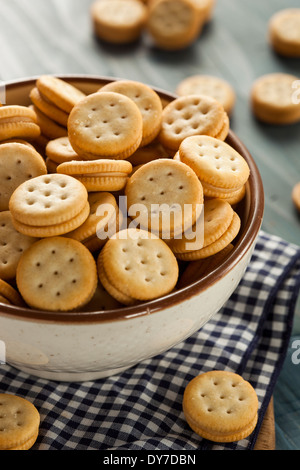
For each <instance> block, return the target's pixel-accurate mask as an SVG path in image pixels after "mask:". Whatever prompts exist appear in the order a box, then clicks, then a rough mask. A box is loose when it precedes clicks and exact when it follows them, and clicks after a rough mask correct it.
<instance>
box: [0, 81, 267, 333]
mask: <svg viewBox="0 0 300 470" xmlns="http://www.w3.org/2000/svg"><path fill="white" fill-rule="evenodd" d="M48 75H49V74H48ZM53 76H55V77H57V78H60V79H62V80H66V81H68V82H70V83H72V82H78V81H81V82H83V83H86V84H88V83H91V84H96V83H99V84H100V86H101V84H105V83H107V82H111V81H116V80H125V78H118V77H109V76H98V75H86V74H63V75H61V74H53ZM38 77H39V76H33V77H28V78H22V79H16V80H11V81H6V82H4V86H5V87H6V88H7V89H9V90H12V89H13V88H18V87H20V86H30V85H32V86H34V84H35V82H36V80H37V79H38ZM149 86H151V87H152V88H153V89H154V90H155V91H156V92H157V93H158V94H159V95H160V97H161V98H162V99H165V100H167V101H170V100H174V99H176V97H177V95H176V94H174V93H170V92H167V91H165V90H162V89H160V88H157V87H154V86H152V85H149ZM226 142H227V143H228V144H229V145H231V146H232V147H233V148H235V150H237V151H238V152H239V153H240V154H241V155H243V157H244V158H245V159H246V161H247V163H248V165H249V168H250V177H249V180H248V183H249V186H250V188H251V191H250V204H249V215H248V219H247V221H246V223H245V226H244V229H243V236H242V237H240V239H239V240H238V242H237V244H236V245H235V248H234V250H233V251H232V252H231V254H230V255H229V256H228V257H227V258H226V260H225V261H224V262H223V263H222V264H221V265H220V266H218V267H217V268H215V269H214V270H212V271H211V272H210V273H208V274H207V275H206V276H204V277H203V278H202V279H200V280H198V281H195V282H193V283H192V284H191V285H188V286H186V287H184V288H182V289H179V290H178V291H175V292H172V293H170V294H168V295H166V296H164V297H162V298H159V299H155V300H152V301H149V302H143V303H142V304H140V305H136V306H124V307H122V308H121V309H115V310H108V311H98V312H97V311H96V312H93V311H92V312H89V311H87V312H84V311H80V312H76V311H72V312H52V311H40V310H36V309H31V308H26V307H25V308H24V307H17V306H13V305H4V304H2V305H1V304H0V316H5V317H12V318H18V319H20V320H28V321H39V322H42V323H44V322H45V323H49V322H50V323H53V322H55V323H68V324H71V323H75V324H80V323H107V322H114V321H122V320H130V319H133V318H140V317H143V316H145V315H149V314H151V315H152V314H155V313H156V312H159V311H161V310H164V309H168V308H171V307H173V306H175V305H176V304H180V303H182V302H184V301H186V300H189V299H190V298H192V297H194V296H196V295H198V294H200V293H201V292H203V291H205V290H206V289H208V288H209V287H211V286H212V285H213V284H215V283H216V282H218V281H219V280H220V279H222V278H223V277H225V276H226V275H227V274H228V273H229V272H230V271H231V270H232V269H233V268H234V267H235V266H236V265H237V264H238V263H239V261H240V260H241V259H242V258H243V257H244V256H245V254H246V253H247V252H248V251H249V250H250V249H251V247H252V246H253V244H254V243H255V241H256V238H257V236H258V233H259V231H260V228H261V225H262V220H263V215H264V201H265V199H264V188H263V182H262V178H261V175H260V172H259V170H258V167H257V165H256V163H255V161H254V159H253V157H252V155H251V154H250V152H249V150H248V149H247V147H246V146H245V145H244V144H243V142H242V141H241V140H240V139H239V137H238V136H237V135H236V134H235V133H234V132H233V131H232V130H231V129H230V130H229V134H228V137H227V139H226Z"/></svg>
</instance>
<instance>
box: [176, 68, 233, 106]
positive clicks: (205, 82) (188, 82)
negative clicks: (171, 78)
mask: <svg viewBox="0 0 300 470" xmlns="http://www.w3.org/2000/svg"><path fill="white" fill-rule="evenodd" d="M176 93H177V95H179V96H187V95H207V96H211V97H212V98H214V99H215V100H217V101H219V103H221V104H222V106H223V108H224V110H225V111H226V113H227V114H231V112H232V110H233V107H234V104H235V101H236V96H235V91H234V90H233V88H232V86H231V85H230V84H229V83H228V82H227V81H226V80H224V79H221V78H219V77H214V76H210V75H192V76H190V77H187V78H185V79H184V80H182V81H181V82H180V83H179V84H178V86H177V89H176Z"/></svg>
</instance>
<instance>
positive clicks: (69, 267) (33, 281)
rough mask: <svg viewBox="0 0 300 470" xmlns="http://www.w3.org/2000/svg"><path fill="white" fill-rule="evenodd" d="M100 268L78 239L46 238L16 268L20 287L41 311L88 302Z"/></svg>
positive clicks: (24, 296) (33, 247)
mask: <svg viewBox="0 0 300 470" xmlns="http://www.w3.org/2000/svg"><path fill="white" fill-rule="evenodd" d="M97 279H98V277H97V268H96V263H95V260H94V258H93V256H92V254H91V253H90V252H89V250H88V249H87V248H86V247H85V246H83V245H82V243H80V242H78V241H77V240H72V239H71V238H65V237H52V238H45V239H43V240H40V241H38V242H36V243H35V244H34V245H32V246H31V247H30V248H29V249H28V250H27V251H26V252H25V253H24V254H23V255H22V257H21V259H20V262H19V264H18V268H17V277H16V280H17V285H18V289H19V291H20V293H21V295H22V297H23V298H24V299H25V301H26V303H27V304H28V305H29V306H31V307H33V308H36V309H39V310H49V311H58V312H59V311H64V312H65V311H72V310H74V309H76V308H79V307H81V306H83V305H84V304H86V303H88V302H89V301H90V300H91V298H92V297H93V295H94V293H95V291H96V287H97V282H98V281H97Z"/></svg>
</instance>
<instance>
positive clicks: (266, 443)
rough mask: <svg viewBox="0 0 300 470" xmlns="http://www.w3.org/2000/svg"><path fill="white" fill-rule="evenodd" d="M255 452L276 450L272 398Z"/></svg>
mask: <svg viewBox="0 0 300 470" xmlns="http://www.w3.org/2000/svg"><path fill="white" fill-rule="evenodd" d="M254 450H276V435H275V418H274V400H273V398H271V401H270V404H269V406H268V409H267V411H266V414H265V418H264V421H263V423H262V425H261V429H260V432H259V435H258V438H257V440H256V444H255V447H254Z"/></svg>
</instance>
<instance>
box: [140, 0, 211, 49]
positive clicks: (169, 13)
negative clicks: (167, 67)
mask: <svg viewBox="0 0 300 470" xmlns="http://www.w3.org/2000/svg"><path fill="white" fill-rule="evenodd" d="M204 19H205V18H204V13H203V12H202V11H200V10H199V9H198V8H197V6H196V4H195V2H194V0H155V1H154V2H151V3H150V4H149V14H148V19H147V24H146V27H147V30H148V33H149V35H150V37H151V38H152V39H153V41H154V44H155V45H156V46H158V47H159V48H161V49H166V50H179V49H184V48H185V47H187V46H189V45H190V44H192V42H194V41H195V39H196V38H197V36H198V35H199V33H200V31H201V29H202V26H203V23H204Z"/></svg>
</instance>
